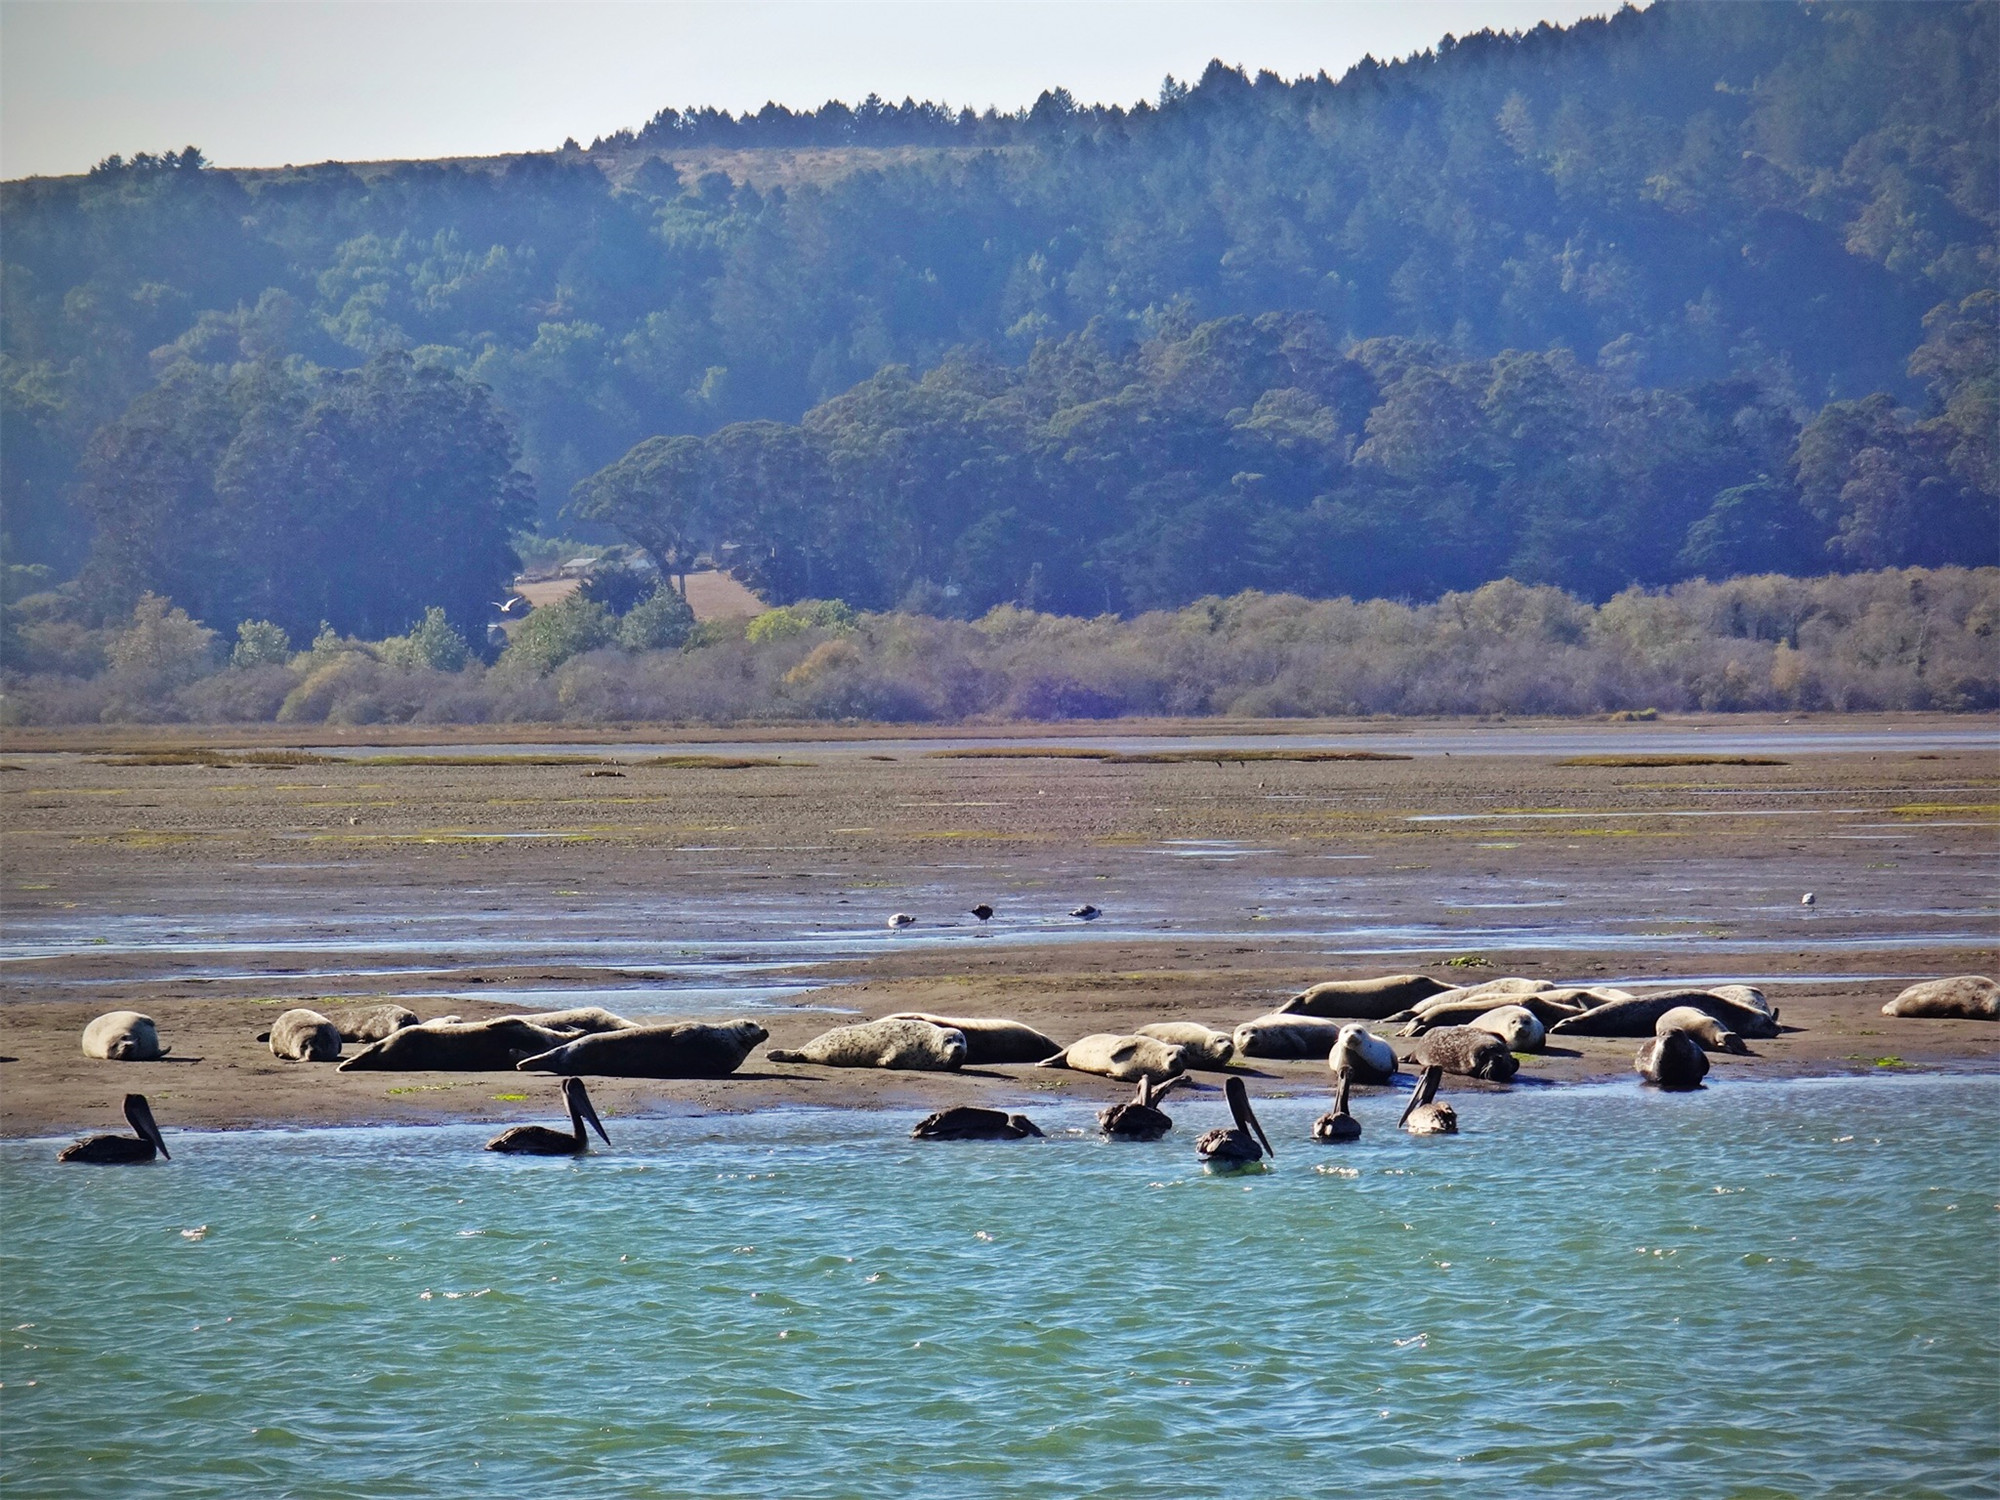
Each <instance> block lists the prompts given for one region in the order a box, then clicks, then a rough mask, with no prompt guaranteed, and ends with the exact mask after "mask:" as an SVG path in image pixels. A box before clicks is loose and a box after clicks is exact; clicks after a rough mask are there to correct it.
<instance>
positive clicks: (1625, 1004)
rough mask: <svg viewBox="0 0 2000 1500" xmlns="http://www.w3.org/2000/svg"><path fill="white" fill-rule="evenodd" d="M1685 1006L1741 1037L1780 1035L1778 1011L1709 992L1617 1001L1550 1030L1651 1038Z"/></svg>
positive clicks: (1558, 1033)
mask: <svg viewBox="0 0 2000 1500" xmlns="http://www.w3.org/2000/svg"><path fill="white" fill-rule="evenodd" d="M1682 1005H1692V1006H1693V1007H1694V1008H1695V1009H1696V1010H1698V1011H1701V1012H1702V1013H1703V1014H1705V1015H1711V1016H1714V1017H1715V1019H1716V1020H1718V1021H1720V1022H1721V1023H1722V1024H1723V1025H1725V1026H1727V1027H1728V1028H1729V1029H1730V1030H1731V1031H1733V1032H1735V1033H1736V1034H1737V1035H1738V1036H1754V1037H1769V1036H1776V1035H1777V1034H1778V1017H1777V1013H1776V1012H1775V1011H1774V1012H1771V1013H1770V1014H1766V1013H1765V1012H1763V1011H1761V1010H1758V1009H1757V1008H1756V1007H1754V1006H1750V1005H1739V1004H1738V1003H1737V1002H1736V1001H1734V1000H1725V999H1724V998H1723V997H1722V996H1720V995H1716V994H1712V993H1710V992H1709V991H1707V990H1666V991H1663V992H1662V993H1660V994H1656V995H1635V996H1634V997H1633V998H1632V999H1630V1000H1615V1001H1613V1002H1612V1003H1611V1004H1609V1005H1600V1006H1597V1007H1596V1008H1594V1009H1592V1010H1587V1011H1585V1012H1584V1013H1583V1014H1582V1015H1580V1016H1572V1017H1570V1018H1569V1019H1568V1020H1567V1021H1558V1022H1557V1023H1556V1024H1555V1025H1554V1026H1552V1027H1550V1028H1549V1033H1550V1035H1552V1036H1651V1035H1652V1034H1653V1026H1654V1024H1655V1023H1656V1022H1657V1021H1658V1020H1659V1019H1660V1017H1661V1016H1663V1015H1665V1014H1666V1013H1667V1012H1668V1011H1670V1010H1673V1009H1675V1008H1676V1007H1677V1006H1682Z"/></svg>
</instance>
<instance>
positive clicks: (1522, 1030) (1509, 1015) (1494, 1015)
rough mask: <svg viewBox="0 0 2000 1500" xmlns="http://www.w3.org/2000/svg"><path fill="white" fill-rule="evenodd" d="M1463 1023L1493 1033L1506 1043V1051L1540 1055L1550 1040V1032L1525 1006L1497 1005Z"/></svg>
mask: <svg viewBox="0 0 2000 1500" xmlns="http://www.w3.org/2000/svg"><path fill="white" fill-rule="evenodd" d="M1465 1024H1466V1025H1468V1026H1470V1027H1472V1028H1474V1029H1475V1030H1477V1031H1490V1032H1492V1033H1493V1034H1494V1035H1495V1036H1497V1037H1499V1038H1500V1040H1501V1041H1503V1042H1505V1043H1506V1044H1507V1050H1508V1051H1509V1052H1539V1051H1541V1050H1542V1048H1543V1046H1544V1045H1545V1044H1546V1043H1547V1042H1548V1039H1549V1029H1548V1028H1547V1027H1546V1026H1544V1025H1543V1024H1542V1023H1541V1020H1540V1018H1538V1017H1537V1016H1536V1015H1535V1013H1534V1012H1533V1011H1531V1010H1529V1009H1528V1008H1527V1006H1525V1005H1496V1006H1494V1007H1493V1009H1491V1010H1489V1011H1483V1012H1481V1013H1480V1014H1479V1015H1476V1016H1474V1017H1473V1018H1472V1019H1471V1020H1470V1021H1467V1022H1466V1023H1465Z"/></svg>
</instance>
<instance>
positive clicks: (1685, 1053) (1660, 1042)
mask: <svg viewBox="0 0 2000 1500" xmlns="http://www.w3.org/2000/svg"><path fill="white" fill-rule="evenodd" d="M1632 1066H1633V1067H1634V1068H1636V1069H1638V1071H1639V1076H1640V1077H1641V1078H1643V1079H1645V1080H1646V1082H1648V1083H1656V1084H1658V1085H1659V1086H1660V1087H1661V1088H1663V1089H1692V1088H1699V1087H1701V1081H1702V1079H1703V1078H1705V1077H1707V1076H1708V1054H1707V1053H1706V1052H1704V1051H1702V1050H1701V1044H1700V1043H1698V1042H1697V1041H1695V1039H1694V1038H1693V1037H1691V1036H1689V1035H1688V1034H1687V1033H1686V1032H1685V1031H1669V1032H1666V1033H1664V1034H1662V1035H1660V1036H1656V1037H1654V1038H1653V1039H1652V1040H1651V1041H1648V1042H1642V1043H1640V1044H1639V1055H1638V1056H1637V1057H1635V1058H1634V1059H1633V1060H1632Z"/></svg>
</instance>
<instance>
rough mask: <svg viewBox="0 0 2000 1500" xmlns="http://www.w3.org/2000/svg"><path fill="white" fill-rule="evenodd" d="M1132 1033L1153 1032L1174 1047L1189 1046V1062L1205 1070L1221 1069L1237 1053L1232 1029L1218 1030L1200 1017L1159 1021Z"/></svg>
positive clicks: (1155, 1036)
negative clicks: (1197, 1018)
mask: <svg viewBox="0 0 2000 1500" xmlns="http://www.w3.org/2000/svg"><path fill="white" fill-rule="evenodd" d="M1132 1034H1133V1035H1134V1036H1149V1037H1151V1038H1153V1040H1154V1041H1157V1042H1165V1043H1166V1044H1167V1045H1168V1046H1170V1047H1185V1048H1187V1065H1188V1066H1189V1067H1190V1068H1200V1069H1201V1070H1202V1071H1204V1072H1210V1073H1213V1072H1217V1071H1220V1070H1221V1069H1223V1068H1226V1067H1228V1066H1229V1062H1230V1059H1231V1058H1233V1057H1235V1056H1236V1042H1235V1039H1234V1038H1233V1037H1231V1036H1230V1034H1229V1033H1228V1032H1226V1031H1217V1030H1215V1029H1214V1028H1212V1027H1208V1026H1204V1025H1202V1024H1201V1023H1200V1022H1199V1021H1155V1022H1153V1024H1152V1025H1150V1026H1141V1027H1140V1028H1139V1029H1138V1030H1137V1031H1135V1032H1133V1033H1132Z"/></svg>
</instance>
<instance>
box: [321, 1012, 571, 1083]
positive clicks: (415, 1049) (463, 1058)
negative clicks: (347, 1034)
mask: <svg viewBox="0 0 2000 1500" xmlns="http://www.w3.org/2000/svg"><path fill="white" fill-rule="evenodd" d="M568 1040H569V1037H568V1036H566V1035H565V1034H564V1033H562V1032H560V1031H550V1030H549V1029H548V1028H547V1027H546V1026H536V1025H534V1024H533V1023H531V1022H528V1021H524V1020H522V1019H521V1018H520V1017H519V1016H500V1017H498V1018H496V1019H494V1020H491V1021H426V1022H425V1023H424V1024H423V1025H421V1026H405V1027H403V1028H402V1029H400V1030H398V1031H394V1032H391V1033H390V1034H389V1035H388V1036H385V1037H383V1038H382V1040H381V1041H379V1042H375V1043H373V1044H371V1045H369V1046H367V1047H363V1048H362V1049H361V1050H360V1051H359V1052H357V1053H355V1054H354V1056H352V1057H350V1058H348V1059H347V1060H346V1061H345V1062H343V1063H342V1064H341V1065H340V1071H341V1072H343V1073H362V1072H400V1073H499V1072H503V1071H506V1070H508V1069H511V1068H512V1067H513V1066H514V1064H515V1063H517V1062H519V1061H520V1060H521V1059H522V1058H524V1057H533V1056H535V1054H536V1053H538V1052H546V1051H548V1050H549V1049H550V1048H551V1047H559V1046H561V1045H562V1044H563V1043H564V1042H566V1041H568Z"/></svg>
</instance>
